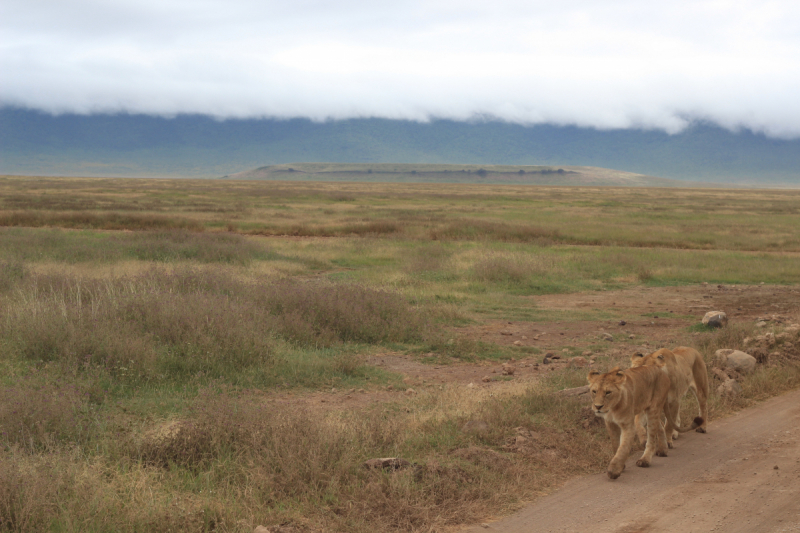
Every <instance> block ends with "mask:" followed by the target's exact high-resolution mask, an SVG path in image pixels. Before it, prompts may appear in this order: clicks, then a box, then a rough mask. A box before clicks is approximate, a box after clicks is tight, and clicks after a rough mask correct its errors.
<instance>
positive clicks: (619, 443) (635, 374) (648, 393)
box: [587, 365, 703, 479]
mask: <svg viewBox="0 0 800 533" xmlns="http://www.w3.org/2000/svg"><path fill="white" fill-rule="evenodd" d="M587 379H588V381H589V394H590V396H591V398H592V408H593V410H594V413H595V415H597V416H599V417H602V418H603V419H604V420H605V422H606V429H607V430H608V435H609V436H610V437H611V443H612V444H614V445H615V446H616V447H617V452H616V454H614V457H613V458H612V459H611V462H610V463H609V464H608V469H607V473H608V477H609V478H611V479H617V478H618V477H619V475H620V474H621V473H622V471H623V470H624V469H625V460H626V459H627V458H628V454H630V451H631V446H632V445H633V437H634V434H635V432H636V431H635V428H636V425H635V419H636V415H640V414H644V415H645V416H647V418H648V419H650V420H660V419H661V413H662V412H664V405H665V403H666V401H667V395H668V394H669V389H670V383H669V377H668V376H667V373H666V372H664V371H662V369H661V368H659V367H657V366H652V365H647V366H640V367H637V368H629V369H628V370H620V369H619V367H616V368H614V369H612V370H611V371H610V372H606V373H605V374H601V373H600V372H597V371H594V370H593V371H591V372H589V376H588V378H587ZM702 423H703V421H702V420H700V419H695V421H694V424H693V425H692V426H691V427H689V428H685V429H679V430H678V431H680V432H681V433H683V432H684V431H689V430H690V429H694V428H696V427H697V426H699V425H700V424H702ZM673 425H674V420H673ZM666 441H667V439H666V434H665V433H664V426H662V425H661V424H660V423H658V424H648V425H647V445H646V446H645V449H644V453H643V454H642V457H641V458H640V459H639V460H638V461H636V466H642V467H647V466H650V461H652V459H653V455H654V454H655V455H658V456H660V457H666V455H667V442H666Z"/></svg>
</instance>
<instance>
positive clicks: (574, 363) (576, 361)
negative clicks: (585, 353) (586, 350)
mask: <svg viewBox="0 0 800 533" xmlns="http://www.w3.org/2000/svg"><path fill="white" fill-rule="evenodd" d="M568 366H569V368H586V367H587V366H589V361H587V360H586V359H584V358H583V357H573V358H572V359H570V360H569V365H568Z"/></svg>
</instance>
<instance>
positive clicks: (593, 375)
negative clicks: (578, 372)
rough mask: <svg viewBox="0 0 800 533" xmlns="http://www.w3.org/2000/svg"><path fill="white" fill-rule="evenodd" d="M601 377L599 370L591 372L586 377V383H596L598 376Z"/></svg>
mask: <svg viewBox="0 0 800 533" xmlns="http://www.w3.org/2000/svg"><path fill="white" fill-rule="evenodd" d="M599 375H600V372H598V371H597V370H591V371H590V372H589V375H588V376H587V377H586V381H588V382H589V383H594V381H595V380H596V379H597V376H599Z"/></svg>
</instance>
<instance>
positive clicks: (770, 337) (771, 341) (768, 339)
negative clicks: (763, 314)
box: [764, 333, 775, 346]
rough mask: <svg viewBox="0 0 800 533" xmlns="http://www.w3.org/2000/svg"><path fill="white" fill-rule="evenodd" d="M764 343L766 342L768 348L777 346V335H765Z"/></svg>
mask: <svg viewBox="0 0 800 533" xmlns="http://www.w3.org/2000/svg"><path fill="white" fill-rule="evenodd" d="M764 341H766V343H767V346H774V345H775V334H774V333H765V334H764Z"/></svg>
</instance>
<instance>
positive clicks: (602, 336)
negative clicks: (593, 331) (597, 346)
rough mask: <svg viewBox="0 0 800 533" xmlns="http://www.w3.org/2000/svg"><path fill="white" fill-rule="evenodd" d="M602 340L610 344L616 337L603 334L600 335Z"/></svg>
mask: <svg viewBox="0 0 800 533" xmlns="http://www.w3.org/2000/svg"><path fill="white" fill-rule="evenodd" d="M600 338H601V339H603V340H604V341H609V342H610V341H613V340H614V336H613V335H612V334H611V333H603V334H602V335H600Z"/></svg>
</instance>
